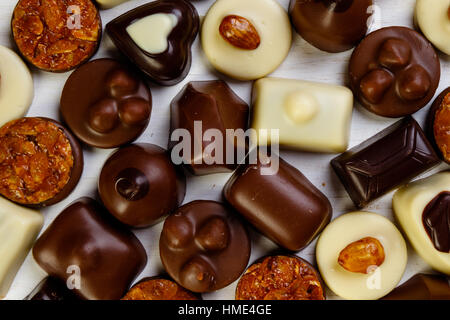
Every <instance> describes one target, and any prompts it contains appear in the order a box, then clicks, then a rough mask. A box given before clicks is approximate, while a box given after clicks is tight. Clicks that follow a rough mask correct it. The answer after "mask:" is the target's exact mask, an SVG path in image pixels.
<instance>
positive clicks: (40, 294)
mask: <svg viewBox="0 0 450 320" xmlns="http://www.w3.org/2000/svg"><path fill="white" fill-rule="evenodd" d="M24 300H46V301H75V300H80V298H78V296H77V295H75V294H74V293H73V291H72V290H70V289H69V288H67V285H66V284H65V283H64V281H61V280H60V279H57V278H54V277H46V278H44V279H43V280H42V281H41V282H39V284H38V285H37V286H36V287H35V288H34V289H33V291H31V292H30V294H29V295H27V296H26V297H25V298H24Z"/></svg>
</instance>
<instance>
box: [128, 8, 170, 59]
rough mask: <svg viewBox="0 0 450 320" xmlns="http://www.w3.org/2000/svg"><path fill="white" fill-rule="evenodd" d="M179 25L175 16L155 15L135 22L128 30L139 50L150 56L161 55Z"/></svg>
mask: <svg viewBox="0 0 450 320" xmlns="http://www.w3.org/2000/svg"><path fill="white" fill-rule="evenodd" d="M177 23H178V19H177V17H176V16H175V15H174V14H167V13H155V14H152V15H149V16H147V17H145V18H142V19H139V20H137V21H135V22H133V23H132V24H130V25H129V26H128V27H127V29H126V30H127V33H128V35H129V36H130V38H131V39H132V40H133V41H134V43H136V45H137V46H138V47H139V48H141V49H142V50H144V51H146V52H148V53H150V54H160V53H163V52H164V51H166V50H167V47H168V39H167V38H168V37H169V35H170V33H171V32H172V30H173V28H175V26H176V25H177Z"/></svg>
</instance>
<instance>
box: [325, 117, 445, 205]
mask: <svg viewBox="0 0 450 320" xmlns="http://www.w3.org/2000/svg"><path fill="white" fill-rule="evenodd" d="M439 162H440V160H439V158H438V156H437V155H436V153H435V151H434V150H433V147H432V146H431V144H430V142H429V141H428V140H427V138H426V136H425V134H424V132H423V131H422V129H421V128H420V126H419V124H418V123H417V122H416V121H415V120H414V119H413V118H412V117H405V118H404V119H402V120H399V121H397V122H396V123H394V124H393V125H391V126H390V127H388V128H386V129H384V130H383V131H381V132H380V133H378V134H376V135H375V136H373V137H372V138H370V139H368V140H366V141H364V142H363V143H361V144H360V145H358V146H356V147H354V148H352V149H350V150H348V151H346V152H344V153H343V154H341V155H340V156H338V157H336V158H334V159H333V160H331V166H332V167H333V169H334V171H335V172H336V174H337V175H338V177H339V178H340V180H341V182H342V184H343V185H344V187H345V189H346V190H347V192H348V194H349V195H350V198H351V199H352V200H353V202H354V203H355V206H357V207H358V208H363V207H365V206H366V205H367V204H369V203H370V202H371V201H373V200H375V199H377V198H379V197H381V196H382V195H384V194H386V193H388V192H389V191H391V190H393V189H395V188H396V187H398V186H400V185H402V184H405V183H407V182H409V181H410V180H411V179H413V178H414V177H416V176H417V175H419V174H421V173H423V172H425V171H426V170H428V169H430V168H432V167H433V166H435V165H437V164H439Z"/></svg>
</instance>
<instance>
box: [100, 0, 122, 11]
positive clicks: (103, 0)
mask: <svg viewBox="0 0 450 320" xmlns="http://www.w3.org/2000/svg"><path fill="white" fill-rule="evenodd" d="M127 1H129V0H96V2H97V3H98V4H99V6H100V8H101V9H110V8H112V7H115V6H118V5H119V4H122V3H124V2H127Z"/></svg>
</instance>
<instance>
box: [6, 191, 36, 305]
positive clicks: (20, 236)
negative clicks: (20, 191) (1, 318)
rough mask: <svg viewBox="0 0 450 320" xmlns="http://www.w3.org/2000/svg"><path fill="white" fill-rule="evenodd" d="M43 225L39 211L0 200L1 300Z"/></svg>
mask: <svg viewBox="0 0 450 320" xmlns="http://www.w3.org/2000/svg"><path fill="white" fill-rule="evenodd" d="M43 222H44V218H43V217H42V215H41V214H40V213H39V211H36V210H31V209H28V208H25V207H21V206H19V205H17V204H15V203H12V202H10V201H8V200H6V199H4V198H1V197H0V299H1V298H3V297H5V296H6V294H7V293H8V290H9V287H10V286H11V284H12V282H13V280H14V277H15V276H16V273H17V271H18V270H19V268H20V267H21V265H22V263H23V261H24V260H25V258H26V256H27V254H28V252H29V251H30V249H31V247H32V246H33V243H34V241H35V240H36V237H37V236H38V234H39V231H40V230H41V228H42V224H43Z"/></svg>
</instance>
